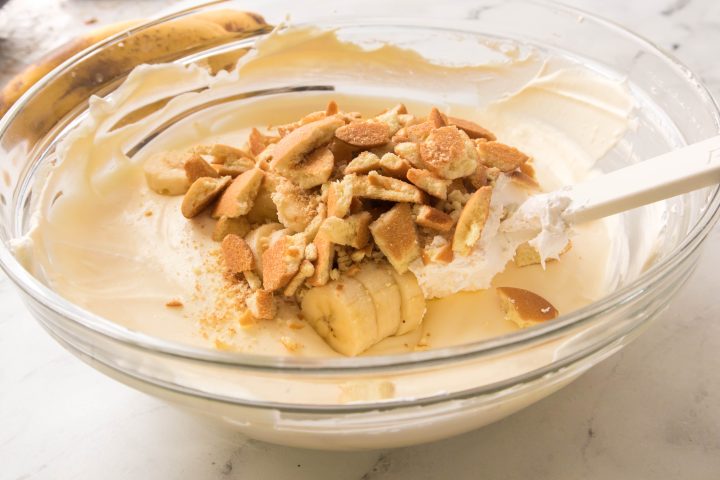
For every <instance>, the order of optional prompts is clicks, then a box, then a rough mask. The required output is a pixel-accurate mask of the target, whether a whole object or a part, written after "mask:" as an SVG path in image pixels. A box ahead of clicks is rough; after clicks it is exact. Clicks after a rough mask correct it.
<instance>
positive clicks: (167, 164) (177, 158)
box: [143, 151, 190, 195]
mask: <svg viewBox="0 0 720 480" xmlns="http://www.w3.org/2000/svg"><path fill="white" fill-rule="evenodd" d="M189 158H190V156H189V155H188V154H187V153H185V152H181V151H180V152H158V153H156V154H154V155H152V156H150V157H149V158H148V159H147V160H146V161H145V164H144V165H143V171H144V172H145V180H147V184H148V186H149V187H150V189H151V190H153V191H154V192H157V193H159V194H160V195H182V194H184V193H185V192H187V191H188V188H190V181H189V180H188V178H187V174H186V173H185V162H186V161H187V160H188V159H189Z"/></svg>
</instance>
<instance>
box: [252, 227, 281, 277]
mask: <svg viewBox="0 0 720 480" xmlns="http://www.w3.org/2000/svg"><path fill="white" fill-rule="evenodd" d="M283 228H285V227H283V226H282V225H281V224H279V223H266V224H264V225H260V226H259V227H257V228H256V229H255V230H252V231H250V233H248V234H247V235H246V236H245V242H247V244H248V246H249V247H250V250H252V253H253V257H255V269H256V270H257V273H258V274H260V275H262V255H263V253H265V250H267V248H268V247H269V246H270V237H271V236H272V234H273V233H275V232H278V231H280V230H282V229H283Z"/></svg>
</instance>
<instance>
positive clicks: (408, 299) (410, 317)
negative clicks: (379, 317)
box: [390, 268, 426, 335]
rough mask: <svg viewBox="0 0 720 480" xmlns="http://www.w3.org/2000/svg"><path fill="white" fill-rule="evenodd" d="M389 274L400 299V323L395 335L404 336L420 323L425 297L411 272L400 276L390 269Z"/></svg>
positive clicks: (423, 314) (424, 308)
mask: <svg viewBox="0 0 720 480" xmlns="http://www.w3.org/2000/svg"><path fill="white" fill-rule="evenodd" d="M390 272H391V273H392V274H393V276H394V277H395V281H396V282H397V284H398V287H399V289H400V297H402V308H401V310H402V321H401V322H400V327H399V328H398V329H397V332H396V333H395V335H404V334H406V333H408V332H412V331H413V330H415V329H416V328H417V327H419V326H420V324H421V323H422V321H423V317H424V316H425V311H426V307H425V297H424V296H423V293H422V290H420V285H419V284H418V281H417V278H415V275H414V274H413V273H412V272H405V273H403V274H400V273H397V272H396V271H395V269H394V268H391V269H390Z"/></svg>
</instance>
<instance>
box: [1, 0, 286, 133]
mask: <svg viewBox="0 0 720 480" xmlns="http://www.w3.org/2000/svg"><path fill="white" fill-rule="evenodd" d="M140 23H141V22H140V21H129V22H123V23H117V24H113V25H108V26H105V27H102V28H99V29H96V30H94V31H93V32H91V33H89V34H88V35H85V36H83V37H81V38H78V39H76V40H73V41H71V42H69V43H67V44H65V45H63V46H61V47H59V48H58V49H56V50H54V51H53V52H51V53H49V54H48V55H46V56H45V57H44V58H43V59H41V60H40V61H38V62H37V63H35V64H33V65H30V66H29V67H28V68H26V69H25V70H24V71H23V72H21V73H20V74H19V75H17V76H16V77H15V78H14V79H12V80H11V81H10V82H9V83H8V84H7V85H6V86H5V87H4V88H3V89H2V90H1V91H0V115H4V114H5V113H6V112H7V111H8V110H9V108H10V107H11V106H12V105H13V104H14V103H15V102H16V101H17V100H18V99H19V98H20V96H22V94H23V93H25V92H26V91H27V90H28V89H29V88H30V87H31V86H32V85H33V84H35V83H36V82H37V81H38V80H40V79H41V78H42V77H43V76H44V75H46V74H47V73H48V72H50V71H51V70H52V69H53V68H55V67H57V66H58V65H60V64H61V63H62V62H64V61H65V60H67V59H68V58H70V57H71V56H73V55H75V54H76V53H78V52H80V51H82V50H84V49H86V48H88V47H90V46H92V45H94V44H96V43H98V42H101V41H102V40H104V39H107V38H108V37H110V36H112V35H115V34H117V33H119V32H122V31H124V30H126V29H128V28H131V27H133V26H136V25H139V24H140ZM271 28H272V27H271V26H270V25H268V24H267V23H266V22H265V20H264V19H263V18H262V17H261V16H260V15H257V14H254V13H249V12H240V11H237V10H230V9H223V10H215V11H210V12H201V13H197V14H194V15H190V16H186V17H181V18H178V19H175V20H171V21H167V22H164V23H162V24H158V25H155V26H151V27H147V28H145V29H143V30H142V31H139V32H135V33H131V34H129V35H127V36H126V37H124V38H122V39H118V40H117V41H116V42H114V44H112V45H109V46H106V47H105V48H103V49H102V50H100V51H97V52H94V53H92V54H91V55H88V56H87V57H86V58H83V59H82V60H81V61H80V62H79V63H77V64H76V65H74V66H73V68H72V70H70V71H67V72H64V73H63V74H61V75H59V76H57V77H56V78H54V79H53V81H52V82H51V83H49V84H48V85H46V87H45V88H44V89H43V90H42V91H41V92H38V95H36V96H35V97H34V98H33V99H32V100H31V101H30V102H28V104H27V105H26V106H25V108H24V109H23V110H22V111H21V112H19V115H18V117H17V118H16V121H15V122H14V124H13V129H12V130H11V131H9V132H8V137H9V139H10V140H11V141H19V140H30V141H31V142H34V141H35V140H37V139H39V138H41V137H42V136H43V135H45V134H46V133H47V132H48V131H49V130H50V129H51V128H52V127H53V126H54V125H55V124H56V123H57V122H58V121H59V120H61V119H62V118H63V117H64V116H65V115H67V114H68V113H69V112H71V111H72V110H73V109H74V108H76V107H77V106H78V105H81V104H84V103H85V102H86V101H87V99H88V97H89V96H90V95H92V94H93V93H96V92H98V91H99V90H101V89H102V88H103V87H104V86H106V85H108V84H109V83H111V82H113V81H115V80H116V79H117V78H119V77H121V76H123V75H126V74H128V73H129V72H130V71H131V70H132V69H133V68H135V67H136V66H137V65H140V64H143V63H160V62H168V61H172V60H174V59H177V58H180V57H182V56H185V55H188V54H190V53H192V52H195V51H199V50H202V49H206V48H208V47H211V46H215V45H220V44H222V43H225V42H227V41H228V40H230V39H239V38H244V37H247V36H250V35H253V34H257V33H259V32H266V31H270V30H271ZM244 53H245V50H236V51H232V52H229V53H223V54H219V55H217V56H215V57H211V58H208V59H207V61H206V66H207V67H208V68H210V69H211V70H212V71H213V73H215V72H217V71H219V70H220V69H227V68H229V67H231V66H232V65H234V64H235V62H236V61H237V59H238V58H240V57H241V56H242V55H243V54H244Z"/></svg>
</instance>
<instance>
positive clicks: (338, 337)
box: [301, 276, 378, 356]
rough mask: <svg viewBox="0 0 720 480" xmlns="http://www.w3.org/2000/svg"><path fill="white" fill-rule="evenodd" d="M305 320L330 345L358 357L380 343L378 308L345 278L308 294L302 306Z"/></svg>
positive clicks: (356, 284) (352, 280)
mask: <svg viewBox="0 0 720 480" xmlns="http://www.w3.org/2000/svg"><path fill="white" fill-rule="evenodd" d="M301 309H302V314H303V317H304V318H305V320H306V321H307V322H308V323H309V324H310V325H311V326H312V327H313V328H314V329H315V331H316V332H317V333H318V335H320V336H321V337H322V338H323V339H324V340H325V341H326V342H327V344H328V345H330V346H331V347H332V348H333V349H334V350H336V351H338V352H339V353H342V354H343V355H348V356H355V355H357V354H359V353H362V352H364V351H365V350H367V349H368V348H370V347H371V346H372V345H374V344H375V343H376V342H377V341H378V329H377V320H376V318H375V306H374V305H373V301H372V299H371V298H370V295H369V294H368V292H367V290H366V289H365V287H363V285H362V284H361V283H360V282H359V281H357V280H355V279H354V278H351V277H348V276H344V277H342V278H340V279H338V280H333V281H331V282H329V283H327V284H325V285H323V286H322V287H316V288H311V289H310V290H308V291H307V293H306V294H305V296H304V297H303V299H302V303H301Z"/></svg>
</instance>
